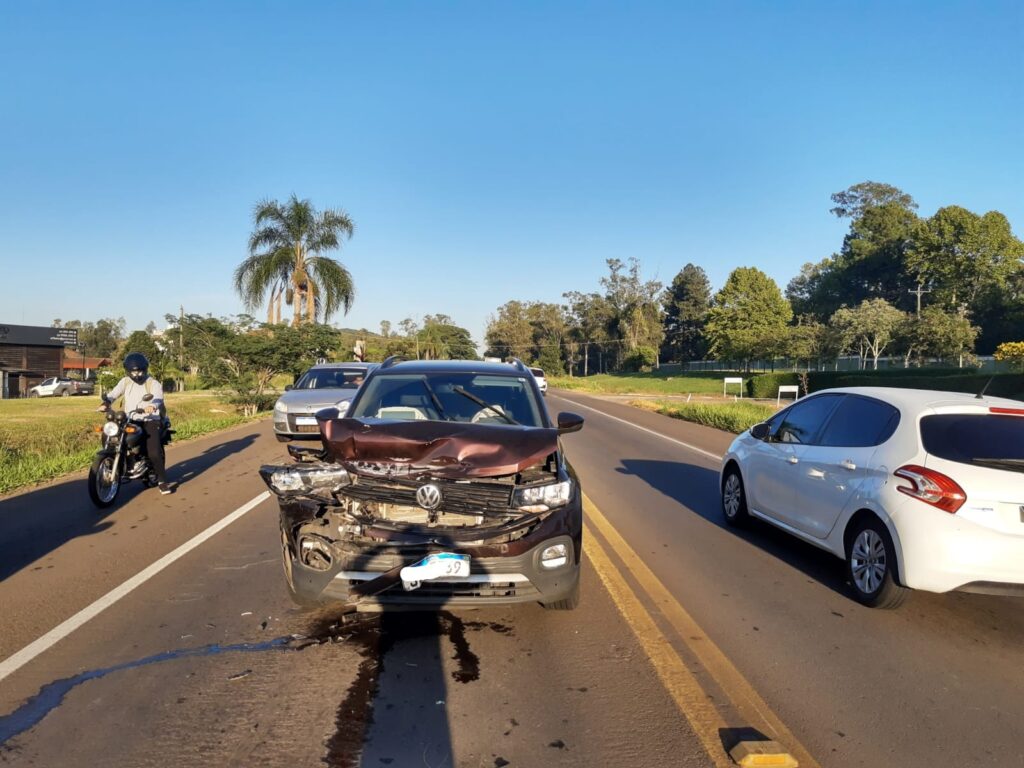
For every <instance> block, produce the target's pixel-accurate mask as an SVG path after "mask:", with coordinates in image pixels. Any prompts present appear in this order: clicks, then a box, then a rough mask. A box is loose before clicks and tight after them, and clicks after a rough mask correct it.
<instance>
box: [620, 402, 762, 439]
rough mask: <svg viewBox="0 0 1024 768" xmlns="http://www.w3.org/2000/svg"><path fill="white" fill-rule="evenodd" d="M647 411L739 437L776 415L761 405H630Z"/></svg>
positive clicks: (670, 403) (647, 403) (660, 403)
mask: <svg viewBox="0 0 1024 768" xmlns="http://www.w3.org/2000/svg"><path fill="white" fill-rule="evenodd" d="M630 405H633V406H636V407H637V408H643V409H644V410H645V411H654V412H656V413H661V414H663V415H665V416H671V417H672V418H674V419H682V420H684V421H692V422H694V423H695V424H703V425H704V426H706V427H714V428H715V429H721V430H724V431H726V432H732V433H734V434H737V435H738V434H739V433H740V432H743V431H744V430H746V429H750V427H752V426H753V425H754V424H759V423H761V422H762V421H765V420H766V419H769V418H771V417H772V416H774V415H775V412H776V411H775V408H773V407H772V406H770V405H763V404H761V403H743V402H735V403H673V402H668V401H664V400H658V401H654V402H652V401H650V400H638V401H634V402H632V403H630Z"/></svg>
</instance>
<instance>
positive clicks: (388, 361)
mask: <svg viewBox="0 0 1024 768" xmlns="http://www.w3.org/2000/svg"><path fill="white" fill-rule="evenodd" d="M407 359H408V358H406V357H402V356H401V355H389V356H388V357H386V358H384V362H383V363H381V364H380V367H381V368H390V367H391V366H392V365H394V364H395V363H400V362H402V361H403V360H407Z"/></svg>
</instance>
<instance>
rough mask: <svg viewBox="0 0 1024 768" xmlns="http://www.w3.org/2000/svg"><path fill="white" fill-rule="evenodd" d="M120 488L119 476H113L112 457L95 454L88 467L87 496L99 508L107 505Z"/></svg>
mask: <svg viewBox="0 0 1024 768" xmlns="http://www.w3.org/2000/svg"><path fill="white" fill-rule="evenodd" d="M120 490H121V478H119V477H115V476H114V457H113V456H97V457H96V459H95V460H94V461H93V463H92V466H91V467H90V468H89V498H90V499H92V503H93V504H95V505H96V506H97V507H99V508H100V509H104V508H106V507H109V506H110V505H111V504H113V503H114V501H115V500H116V499H117V492H118V491H120Z"/></svg>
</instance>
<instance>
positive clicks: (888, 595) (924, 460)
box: [721, 387, 1024, 608]
mask: <svg viewBox="0 0 1024 768" xmlns="http://www.w3.org/2000/svg"><path fill="white" fill-rule="evenodd" d="M1022 473H1024V403H1021V402H1017V401H1015V400H1004V399H1000V398H993V397H981V398H979V397H976V396H974V395H969V394H963V393H959V392H933V391H925V390H911V389H891V388H881V387H852V388H846V389H833V390H826V391H823V392H819V393H816V394H814V395H812V396H810V397H807V398H804V399H803V400H799V401H798V402H796V403H795V404H793V405H791V406H789V407H788V408H786V409H785V410H782V411H780V412H779V413H777V414H776V415H775V416H773V417H772V418H771V419H769V420H768V421H766V422H764V423H761V424H757V425H755V426H753V427H752V428H751V429H750V430H748V431H747V432H744V433H743V434H742V435H740V436H739V437H737V438H736V439H735V440H734V441H733V443H732V445H731V446H730V447H729V451H728V452H727V453H726V455H725V457H724V459H723V466H722V477H721V489H722V511H723V513H724V515H725V520H726V522H727V523H729V524H730V525H738V524H741V523H743V522H744V521H745V520H747V518H748V517H757V518H760V519H762V520H765V521H767V522H769V523H771V524H772V525H775V526H777V527H779V528H781V529H782V530H784V531H786V532H787V533H790V534H792V535H794V536H797V537H798V538H800V539H803V540H804V541H807V542H809V543H811V544H813V545H815V546H817V547H821V548H822V549H825V550H827V551H829V552H831V553H833V554H834V555H837V556H838V557H841V558H843V559H844V560H845V561H846V570H847V577H848V580H849V582H850V585H851V587H852V589H853V594H854V597H856V599H857V600H859V601H860V602H861V603H864V604H865V605H868V606H872V607H879V608H894V607H896V606H897V605H899V604H900V603H901V602H902V601H903V600H904V598H905V597H906V594H907V588H911V589H922V590H927V591H929V592H949V591H952V590H959V591H963V592H981V593H988V594H1004V595H1006V594H1016V595H1022V596H1024V477H1021V475H1022Z"/></svg>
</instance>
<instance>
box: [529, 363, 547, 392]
mask: <svg viewBox="0 0 1024 768" xmlns="http://www.w3.org/2000/svg"><path fill="white" fill-rule="evenodd" d="M530 373H532V374H533V378H535V379H536V380H537V386H538V387H539V388H540V393H541V394H542V395H546V394H547V393H548V380H547V379H546V378H545V377H544V371H543V370H542V369H541V368H531V369H530Z"/></svg>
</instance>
